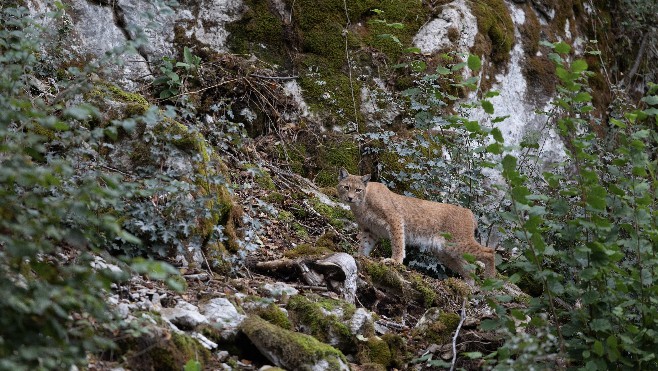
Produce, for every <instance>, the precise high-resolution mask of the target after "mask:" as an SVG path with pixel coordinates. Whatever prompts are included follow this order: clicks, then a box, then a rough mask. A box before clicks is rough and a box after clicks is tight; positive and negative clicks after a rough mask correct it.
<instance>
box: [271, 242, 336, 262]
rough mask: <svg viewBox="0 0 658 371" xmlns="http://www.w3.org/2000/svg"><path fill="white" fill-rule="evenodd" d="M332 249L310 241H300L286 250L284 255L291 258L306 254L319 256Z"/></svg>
mask: <svg viewBox="0 0 658 371" xmlns="http://www.w3.org/2000/svg"><path fill="white" fill-rule="evenodd" d="M330 252H331V250H329V249H328V248H326V247H324V246H319V245H317V244H316V245H311V244H309V243H300V244H299V245H297V246H295V247H293V248H292V249H290V250H288V251H286V252H285V253H284V254H283V256H285V257H286V258H290V259H296V258H300V257H306V256H317V255H324V254H328V253H330Z"/></svg>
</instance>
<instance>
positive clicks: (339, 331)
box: [287, 295, 356, 351]
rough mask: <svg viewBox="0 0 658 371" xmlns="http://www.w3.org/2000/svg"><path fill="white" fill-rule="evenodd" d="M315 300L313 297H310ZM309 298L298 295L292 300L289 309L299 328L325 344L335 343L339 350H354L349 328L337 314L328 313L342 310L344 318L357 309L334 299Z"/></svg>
mask: <svg viewBox="0 0 658 371" xmlns="http://www.w3.org/2000/svg"><path fill="white" fill-rule="evenodd" d="M310 297H311V298H313V296H310ZM315 299H316V300H315V301H311V300H310V299H309V298H307V297H305V296H301V295H296V296H293V297H292V298H290V301H289V302H288V307H287V309H288V310H289V311H290V313H291V316H292V317H293V319H294V320H295V322H296V323H297V325H298V326H301V327H302V328H305V329H306V330H305V332H308V333H309V334H310V335H313V336H314V337H316V338H318V339H319V340H321V341H323V342H330V341H333V342H334V343H335V344H332V345H335V346H336V347H337V348H338V349H341V350H347V351H349V350H353V349H354V345H355V344H354V339H353V337H352V334H351V332H350V329H349V327H347V325H345V324H344V323H342V322H341V319H340V318H338V317H337V316H336V315H335V314H330V313H328V312H330V311H334V310H335V309H336V308H340V309H341V310H342V312H343V317H350V316H351V314H353V313H354V311H355V310H356V308H355V307H354V306H353V305H350V304H348V303H346V302H341V301H338V300H333V299H319V298H317V297H316V298H315Z"/></svg>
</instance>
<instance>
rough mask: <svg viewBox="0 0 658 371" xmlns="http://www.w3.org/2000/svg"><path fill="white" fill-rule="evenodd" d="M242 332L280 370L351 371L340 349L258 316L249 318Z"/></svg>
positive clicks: (243, 325)
mask: <svg viewBox="0 0 658 371" xmlns="http://www.w3.org/2000/svg"><path fill="white" fill-rule="evenodd" d="M240 330H241V331H242V332H243V333H244V334H245V335H246V336H247V337H248V338H249V339H250V340H251V342H252V343H253V344H254V345H256V347H257V348H258V349H259V350H260V351H261V353H263V355H265V356H266V357H267V358H268V359H270V361H272V362H273V363H274V364H276V365H277V366H280V367H283V368H286V369H288V370H349V367H348V365H347V360H346V359H345V356H344V355H343V353H341V352H340V351H339V350H338V349H336V348H334V347H332V346H330V345H327V344H324V343H322V342H320V341H318V340H317V339H316V338H314V337H312V336H309V335H306V334H300V333H296V332H292V331H288V330H285V329H283V328H280V327H278V326H276V325H273V324H271V323H269V322H267V321H265V320H264V319H262V318H260V317H258V316H249V317H247V318H246V319H245V320H244V321H243V322H242V324H241V325H240Z"/></svg>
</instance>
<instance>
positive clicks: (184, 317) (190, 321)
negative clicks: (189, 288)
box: [160, 300, 208, 328]
mask: <svg viewBox="0 0 658 371" xmlns="http://www.w3.org/2000/svg"><path fill="white" fill-rule="evenodd" d="M160 314H161V315H162V318H166V319H167V320H169V321H171V322H172V323H173V324H175V325H176V326H179V327H182V328H194V327H196V326H198V325H200V324H203V323H208V318H206V317H205V316H204V315H202V314H201V313H199V308H197V307H196V306H194V305H192V304H190V303H188V302H186V301H183V300H181V301H179V302H178V303H177V304H176V306H175V307H174V308H162V310H161V311H160Z"/></svg>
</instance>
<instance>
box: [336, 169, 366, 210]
mask: <svg viewBox="0 0 658 371" xmlns="http://www.w3.org/2000/svg"><path fill="white" fill-rule="evenodd" d="M369 180H370V174H368V175H364V176H358V175H350V173H348V172H347V170H345V168H340V170H339V171H338V197H339V198H340V200H341V201H343V202H345V203H346V204H348V205H350V206H352V205H354V206H359V205H361V204H362V203H363V200H365V198H366V185H368V181H369Z"/></svg>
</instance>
